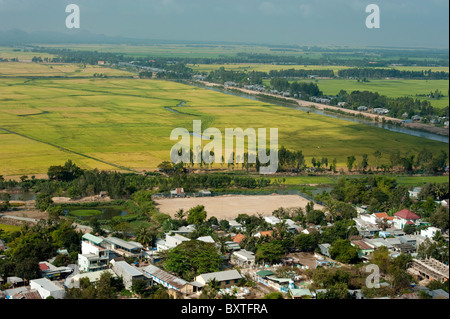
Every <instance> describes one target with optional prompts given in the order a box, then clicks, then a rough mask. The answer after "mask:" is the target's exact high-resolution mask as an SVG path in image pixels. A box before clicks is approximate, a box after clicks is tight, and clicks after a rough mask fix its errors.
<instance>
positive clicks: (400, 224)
mask: <svg viewBox="0 0 450 319" xmlns="http://www.w3.org/2000/svg"><path fill="white" fill-rule="evenodd" d="M419 220H420V217H419V216H417V215H416V214H414V213H413V212H411V211H410V210H408V209H402V210H400V211H398V212H396V213H395V214H394V226H395V227H396V228H399V229H403V228H404V227H405V225H407V224H408V225H415V224H416V223H417V222H419Z"/></svg>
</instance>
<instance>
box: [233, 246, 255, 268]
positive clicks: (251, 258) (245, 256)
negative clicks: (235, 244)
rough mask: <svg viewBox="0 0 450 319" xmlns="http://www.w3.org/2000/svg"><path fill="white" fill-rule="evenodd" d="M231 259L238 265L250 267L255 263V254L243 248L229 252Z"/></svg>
mask: <svg viewBox="0 0 450 319" xmlns="http://www.w3.org/2000/svg"><path fill="white" fill-rule="evenodd" d="M231 261H232V262H234V263H235V264H236V265H238V266H239V267H251V266H253V265H254V264H255V254H254V253H252V252H251V251H247V250H245V249H241V250H238V251H234V252H233V253H232V254H231Z"/></svg>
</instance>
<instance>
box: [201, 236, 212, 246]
mask: <svg viewBox="0 0 450 319" xmlns="http://www.w3.org/2000/svg"><path fill="white" fill-rule="evenodd" d="M197 240H200V241H202V242H205V243H212V244H215V243H216V242H215V241H214V239H213V238H212V237H211V236H203V237H198V238H197Z"/></svg>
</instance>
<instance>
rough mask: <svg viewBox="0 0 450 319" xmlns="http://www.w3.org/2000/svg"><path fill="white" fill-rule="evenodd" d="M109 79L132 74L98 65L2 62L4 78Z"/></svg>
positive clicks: (0, 71) (0, 66)
mask: <svg viewBox="0 0 450 319" xmlns="http://www.w3.org/2000/svg"><path fill="white" fill-rule="evenodd" d="M95 73H97V74H103V75H106V76H108V77H132V76H134V75H136V74H133V73H131V72H127V71H122V70H117V69H112V68H108V67H103V66H98V65H82V64H66V63H31V62H0V78H2V77H12V78H17V77H28V78H29V77H93V76H94V74H95Z"/></svg>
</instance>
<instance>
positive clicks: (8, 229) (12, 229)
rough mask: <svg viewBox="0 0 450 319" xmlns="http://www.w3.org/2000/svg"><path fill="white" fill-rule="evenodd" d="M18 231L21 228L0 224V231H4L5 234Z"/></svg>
mask: <svg viewBox="0 0 450 319" xmlns="http://www.w3.org/2000/svg"><path fill="white" fill-rule="evenodd" d="M20 229H21V226H13V225H6V224H0V230H2V231H4V232H5V233H13V232H16V231H20Z"/></svg>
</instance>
